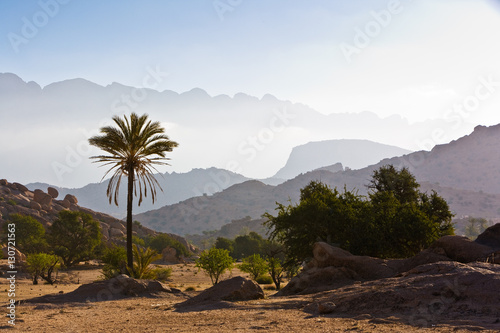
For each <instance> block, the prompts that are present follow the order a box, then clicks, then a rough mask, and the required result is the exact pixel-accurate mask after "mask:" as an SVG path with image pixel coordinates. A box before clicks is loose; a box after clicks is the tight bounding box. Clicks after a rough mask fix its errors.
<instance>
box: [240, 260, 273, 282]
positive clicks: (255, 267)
mask: <svg viewBox="0 0 500 333" xmlns="http://www.w3.org/2000/svg"><path fill="white" fill-rule="evenodd" d="M267 268H268V267H267V262H266V261H265V260H264V259H263V258H262V257H261V256H260V255H259V254H253V255H251V256H248V257H246V258H243V263H242V264H241V265H240V270H241V271H242V272H245V273H248V274H250V275H251V277H252V279H254V280H257V278H258V277H259V276H261V275H263V274H265V273H266V272H267Z"/></svg>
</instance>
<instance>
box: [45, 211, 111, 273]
mask: <svg viewBox="0 0 500 333" xmlns="http://www.w3.org/2000/svg"><path fill="white" fill-rule="evenodd" d="M49 232H50V234H49V240H50V243H51V245H52V246H53V247H54V253H55V254H57V255H59V256H60V257H61V258H62V260H63V262H64V266H66V267H70V266H73V265H74V264H76V263H78V262H79V261H81V260H83V259H85V258H88V257H90V256H91V255H92V252H93V250H94V249H95V248H96V246H97V245H99V244H100V243H101V230H100V225H99V222H97V221H94V219H93V218H92V216H91V215H90V214H87V213H83V212H71V211H67V210H63V211H60V212H59V218H58V219H57V220H55V221H54V223H53V224H52V225H51V226H50V228H49Z"/></svg>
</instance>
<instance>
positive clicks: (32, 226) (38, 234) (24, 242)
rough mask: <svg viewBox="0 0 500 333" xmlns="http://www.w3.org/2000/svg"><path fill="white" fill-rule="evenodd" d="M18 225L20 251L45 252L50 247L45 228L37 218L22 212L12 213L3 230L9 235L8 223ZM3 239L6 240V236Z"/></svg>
mask: <svg viewBox="0 0 500 333" xmlns="http://www.w3.org/2000/svg"><path fill="white" fill-rule="evenodd" d="M9 223H14V224H15V225H16V233H15V235H16V247H17V249H18V250H19V251H21V252H23V253H25V254H29V253H38V252H44V251H46V250H47V248H48V244H47V241H46V240H45V228H44V227H43V225H42V224H41V223H40V222H38V221H37V220H36V219H35V218H33V217H31V216H27V215H22V214H11V215H9V218H8V219H7V223H4V225H3V229H4V230H3V231H4V233H5V235H7V225H8V224H9ZM4 238H5V239H4V240H3V241H4V242H5V241H6V237H4Z"/></svg>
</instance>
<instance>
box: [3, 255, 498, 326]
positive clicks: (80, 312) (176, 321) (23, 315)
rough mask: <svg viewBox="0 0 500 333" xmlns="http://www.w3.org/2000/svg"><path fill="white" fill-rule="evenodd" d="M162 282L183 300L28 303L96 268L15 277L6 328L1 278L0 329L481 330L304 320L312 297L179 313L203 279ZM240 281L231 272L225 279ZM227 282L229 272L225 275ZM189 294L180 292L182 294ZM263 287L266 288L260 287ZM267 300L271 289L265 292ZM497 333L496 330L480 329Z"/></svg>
mask: <svg viewBox="0 0 500 333" xmlns="http://www.w3.org/2000/svg"><path fill="white" fill-rule="evenodd" d="M170 267H172V268H173V275H172V278H171V280H170V281H169V282H168V283H167V284H168V285H170V286H171V287H175V288H178V289H180V290H182V291H183V293H182V294H169V293H159V294H156V295H154V296H152V297H132V298H127V299H122V300H110V301H102V302H92V301H91V302H86V303H66V304H32V303H23V302H22V300H25V299H29V298H32V297H37V296H42V295H46V294H54V293H55V294H57V293H60V292H62V293H68V292H70V291H73V290H75V289H76V288H77V287H79V286H80V285H81V284H84V283H90V282H93V281H95V280H96V279H98V278H99V275H100V272H99V268H98V267H96V266H86V267H81V268H79V269H75V270H71V271H69V272H61V273H59V279H60V281H61V282H60V283H58V284H56V285H53V286H51V285H44V284H39V285H36V286H34V285H32V284H31V280H29V279H27V278H22V275H21V274H18V279H17V281H16V297H15V299H16V301H20V304H19V305H18V306H17V307H16V320H15V323H16V325H15V326H14V327H12V326H11V325H9V324H8V320H9V318H8V317H6V315H7V313H8V309H7V307H6V305H7V304H8V301H9V297H8V283H7V282H8V281H7V280H6V279H5V277H3V278H0V283H1V289H2V290H1V291H2V292H1V293H0V303H1V304H3V306H2V310H1V311H3V312H4V315H2V321H3V322H0V329H6V330H7V329H9V330H12V331H20V332H165V331H172V332H193V331H198V332H230V331H231V332H250V331H266V332H469V331H478V330H481V327H479V326H476V325H474V321H470V320H469V321H467V320H465V319H464V320H463V321H462V322H455V323H449V322H447V323H446V324H444V323H443V324H439V323H437V324H436V326H433V327H427V328H420V327H417V326H411V325H409V324H408V322H407V319H405V318H402V317H398V316H397V315H393V316H388V317H384V318H376V317H373V316H372V315H370V314H362V315H357V316H355V317H353V318H350V317H349V315H348V314H345V315H342V316H339V315H338V314H335V315H311V314H310V313H308V312H306V311H304V308H305V307H307V306H308V305H310V304H311V303H314V295H307V296H300V297H297V296H294V297H283V298H276V297H266V299H264V300H256V301H247V302H235V303H233V304H231V307H230V308H224V309H220V308H219V309H216V308H213V309H206V310H203V311H178V310H176V309H175V308H174V305H175V304H177V303H179V302H182V301H184V300H185V299H187V298H189V297H192V296H194V295H196V294H198V293H199V292H200V291H202V290H204V289H205V288H208V287H210V286H211V282H210V279H209V278H208V277H207V276H206V275H205V274H204V273H203V272H198V269H197V268H195V267H194V265H193V264H188V265H184V264H180V265H171V266H170ZM236 275H243V276H246V275H245V274H241V272H239V271H238V270H236V269H235V270H233V272H232V276H236ZM226 277H229V274H228V275H227V276H226ZM189 287H191V288H190V289H192V288H194V289H196V291H187V292H186V291H185V290H186V289H187V288H189ZM263 287H265V286H263ZM265 291H266V295H267V296H270V295H272V294H273V293H274V292H275V291H273V290H265ZM485 332H496V331H493V330H491V331H485Z"/></svg>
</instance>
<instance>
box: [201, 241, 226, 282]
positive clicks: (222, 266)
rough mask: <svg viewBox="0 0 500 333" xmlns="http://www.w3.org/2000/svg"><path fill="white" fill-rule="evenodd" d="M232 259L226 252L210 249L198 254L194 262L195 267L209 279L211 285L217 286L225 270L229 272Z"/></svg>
mask: <svg viewBox="0 0 500 333" xmlns="http://www.w3.org/2000/svg"><path fill="white" fill-rule="evenodd" d="M233 264H234V259H233V258H232V257H231V256H230V255H229V251H228V250H224V249H217V248H215V247H214V248H211V249H210V250H205V251H203V252H202V253H201V254H200V258H199V259H198V260H196V267H198V269H202V270H204V271H205V273H206V274H207V275H208V276H209V277H210V280H211V281H212V284H214V285H215V284H217V283H218V282H219V280H220V278H221V276H222V274H224V273H225V272H226V271H227V270H231V268H232V267H233Z"/></svg>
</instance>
